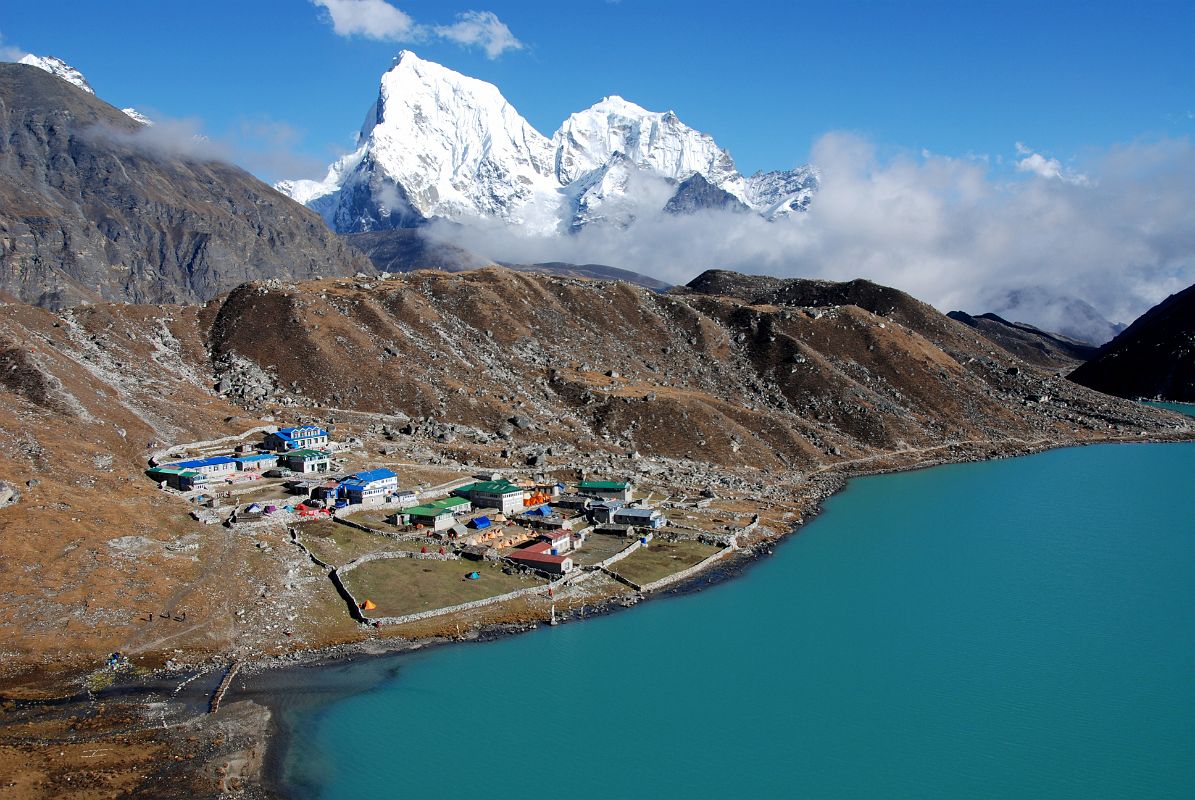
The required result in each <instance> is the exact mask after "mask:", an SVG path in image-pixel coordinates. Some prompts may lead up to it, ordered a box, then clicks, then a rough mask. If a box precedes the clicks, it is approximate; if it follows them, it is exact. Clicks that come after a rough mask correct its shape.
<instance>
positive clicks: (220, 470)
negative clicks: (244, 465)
mask: <svg viewBox="0 0 1195 800" xmlns="http://www.w3.org/2000/svg"><path fill="white" fill-rule="evenodd" d="M166 466H168V467H177V468H178V469H183V470H191V471H192V472H198V473H199V474H201V475H203V476H204V477H205V478H209V479H210V478H222V477H224V476H225V475H230V474H232V473H233V472H236V471H237V465H236V461H234V460H233V459H231V458H229V457H228V456H213V457H212V458H193V459H191V460H189V461H176V462H174V463H173V464H166Z"/></svg>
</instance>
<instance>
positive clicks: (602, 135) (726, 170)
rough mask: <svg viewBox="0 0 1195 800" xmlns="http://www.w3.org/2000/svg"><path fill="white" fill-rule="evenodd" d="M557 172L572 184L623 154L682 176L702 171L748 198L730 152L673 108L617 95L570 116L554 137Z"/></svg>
mask: <svg viewBox="0 0 1195 800" xmlns="http://www.w3.org/2000/svg"><path fill="white" fill-rule="evenodd" d="M552 143H553V145H554V146H555V150H556V161H555V172H556V177H557V179H558V180H559V181H560V182H561V183H562V184H568V183H571V182H573V181H574V180H576V179H578V178H579V177H581V176H582V175H585V174H587V173H589V172H592V171H593V170H594V169H597V168H598V167H600V166H601V165H602V164H604V163H606V162H607V161H609V160H610V158H611V157H612V156H613V155H614V154H615V153H622V154H623V155H625V156H626V157H627V159H628V160H629V161H630V162H631V163H632V164H634V165H635V166H637V167H639V168H640V169H645V170H649V171H651V172H653V173H655V174H657V175H659V176H661V177H664V178H669V179H672V180H676V181H681V180H684V179H685V178H688V177H689V176H690V175H692V174H693V173H695V172H700V173H701V174H702V175H703V176H705V178H706V179H707V180H708V181H709V182H710V183H712V184H713V185H715V186H717V187H719V188H720V189H723V190H725V191H727V192H730V193H731V194H733V195H734V196H736V197H738V198H739V199H740V200H743V199H745V195H746V182H745V181H744V180H743V176H742V175H740V174H739V172H738V170H737V169H736V168H735V165H734V160H733V159H732V158H731V157H730V153H728V152H726V151H725V150H723V149H722V148H721V147H719V146H718V143H717V142H715V141H714V139H713V137H712V136H710V135H709V134H705V133H702V132H700V131H697V130H694V129H693V128H690V127H689V126H688V125H685V124H684V123H683V122H681V121H680V118H679V117H677V115H676V113H675V112H673V111H662V112H661V111H648V110H647V109H645V108H643V107H642V106H639V105H637V104H635V103H632V102H630V101H629V100H625V99H623V98H622V97H619V96H618V95H611V96H609V97H604V98H602V99H601V100H600V101H598V102H597V103H595V104H594V105H592V106H591V107H589V108H587V109H586V110H584V111H579V112H577V113H576V114H573V115H571V116H570V117H569V118H568V119H567V120H565V121H564V124H563V125H561V126H560V130H558V131H556V133H555V135H553V137H552Z"/></svg>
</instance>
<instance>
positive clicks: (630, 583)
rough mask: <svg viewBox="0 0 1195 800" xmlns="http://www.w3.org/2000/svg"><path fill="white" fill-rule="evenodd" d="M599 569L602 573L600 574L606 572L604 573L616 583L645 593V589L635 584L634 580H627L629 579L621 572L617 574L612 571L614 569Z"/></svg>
mask: <svg viewBox="0 0 1195 800" xmlns="http://www.w3.org/2000/svg"><path fill="white" fill-rule="evenodd" d="M597 569H598V571H600V572H604V573H606V574H607V575H609V576H610V577H611V578H613V579H614V580H616V581H618V582H619V583H621V584H623V585H624V586H629V587H631V588H632V589H634V590H635V591H636V592H642V591H643V587H642V586H640V585H639V584H637V583H635V582H634V581H633V580H631V579H630V578H627V577H625V576H623V574H622V573H621V572H615V571H614V570H612V569H609V568H607V567H598V568H597Z"/></svg>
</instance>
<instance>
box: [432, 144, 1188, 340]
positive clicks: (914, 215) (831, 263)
mask: <svg viewBox="0 0 1195 800" xmlns="http://www.w3.org/2000/svg"><path fill="white" fill-rule="evenodd" d="M1018 156H1019V159H1016V160H1013V162H1012V163H1013V166H1014V169H1012V170H1009V169H1008V168H1007V166H999V165H998V166H995V167H993V166H992V165H991V164H990V163H989V162H990V159H986V158H965V159H960V158H952V157H947V156H939V155H934V154H928V153H923V154H921V155H918V156H914V155H911V154H898V155H896V156H892V157H880V155H879V154H878V152H877V148H876V147H875V145H874V144H873V143H872V142H870V141H869V140H867V139H865V138H862V137H860V136H857V135H854V134H850V133H830V134H826V135H825V136H823V137H821V139H820V140H818V142H817V143H816V144H815V146H814V150H813V153H812V162H813V163H814V164H816V165H817V166H818V167H819V168H820V169H821V171H822V176H823V180H822V182H821V187H822V188H821V190H820V191H819V193H818V194H817V196H816V197H815V198H814V201H813V203H812V206H811V207H810V210H809V211H808V212H807V213H804V214H794V215H791V216H790V217H789V218H786V219H782V220H778V221H776V222H767V221H765V220H763V219H761V218H759V217H758V216H756V215H747V214H733V213H728V212H720V211H705V212H700V213H697V214H693V215H689V216H672V215H669V214H664V213H662V212H659V213H651V214H647V215H640V216H639V217H638V218H637V219H636V220H635V222H634V224H632V225H630V226H629V227H625V228H620V227H617V226H605V225H600V224H595V225H590V226H589V227H586V228H584V229H583V230H581V231H580V232H578V233H576V234H574V235H559V236H531V235H524V234H523V233H521V232H520V231H519V230H518V229H515V228H508V227H506V226H504V225H502V224H499V223H477V224H473V225H469V226H455V225H453V226H450V225H433V226H432V227H431V228H430V229H429V235H430V236H431V237H433V238H438V239H442V240H446V241H450V242H452V243H454V244H458V245H460V246H463V247H466V248H468V249H470V250H473V251H474V252H477V253H479V254H481V255H483V256H485V257H487V258H490V259H493V260H498V261H508V262H523V263H533V262H542V261H569V262H573V263H604V264H609V265H612V266H616V267H622V268H626V269H632V270H636V271H639V272H643V273H646V274H649V275H652V276H654V277H657V278H660V279H662V280H667V281H671V282H674V283H684V282H686V281H688V280H690V279H692V278H693V277H694V276H695V275H697V274H698V273H700V272H701V271H702V270H705V269H709V268H715V267H716V268H724V269H735V270H740V271H743V272H751V273H761V274H762V273H766V274H771V275H778V276H785V277H812V278H826V279H831V280H848V279H852V278H857V277H862V278H867V279H870V280H873V281H876V282H878V283H883V284H888V285H891V286H895V287H897V288H900V289H903V290H904V291H907V292H909V293H911V294H913V295H915V296H917V297H919V298H921V299H923V300H926V301H927V302H930V303H932V304H933V305H934V306H936V307H937V308H939V309H941V310H943V311H946V310H951V309H956V308H958V309H963V310H967V311H971V312H973V313H979V312H983V311H988V310H992V309H996V308H1004V309H1005V310H1006V311H1008V313H1010V314H1015V313H1016V308H1011V309H1010V308H1008V307H1007V304H1008V297H1009V296H1010V293H1019V294H1018V295H1016V296H1019V297H1021V298H1028V297H1036V298H1037V299H1039V300H1042V302H1041V303H1039V304H1038V305H1040V306H1041V307H1042V308H1046V307H1054V306H1056V305H1057V304H1055V303H1048V302H1045V300H1044V299H1043V298H1050V297H1053V298H1070V299H1077V300H1080V301H1084V302H1085V303H1089V304H1090V305H1091V306H1093V307H1094V308H1095V309H1096V310H1097V311H1098V312H1099V313H1100V314H1102V315H1104V316H1105V317H1106V318H1107V319H1109V320H1112V321H1114V322H1130V321H1132V320H1133V319H1135V318H1136V317H1137V316H1138V315H1139V314H1141V313H1142V312H1143V311H1145V310H1146V309H1147V308H1149V307H1150V306H1151V305H1153V304H1155V303H1156V302H1158V301H1159V300H1161V299H1162V298H1164V297H1165V296H1166V295H1167V294H1170V293H1172V292H1175V291H1178V290H1180V289H1182V288H1185V287H1186V286H1188V285H1190V284H1191V283H1195V148H1193V147H1192V144H1191V142H1190V141H1188V140H1186V139H1177V140H1176V139H1168V140H1160V141H1152V142H1135V143H1132V144H1127V145H1121V146H1118V147H1114V148H1111V149H1109V150H1106V151H1103V152H1100V153H1096V154H1094V155H1092V156H1091V157H1090V158H1088V159H1086V160H1085V162H1084V164H1083V165H1082V166H1083V170H1084V171H1083V172H1082V173H1079V172H1072V171H1070V170H1067V169H1064V168H1063V167H1062V165H1061V164H1060V163H1059V162H1058V161H1056V160H1054V159H1049V158H1047V157H1045V156H1041V155H1039V154H1035V153H1032V152H1029V151H1028V150H1026V149H1025V148H1023V146H1022V147H1021V148H1020V150H1019V152H1018ZM1023 308H1024V309H1025V314H1024V316H1022V317H1021V318H1020V321H1024V322H1029V323H1031V324H1039V323H1040V324H1042V325H1043V326H1045V325H1053V327H1054V329H1057V328H1058V327H1059V324H1058V323H1059V320H1058V319H1057V318H1056V317H1050V318H1047V316H1046V315H1045V313H1044V312H1042V311H1035V310H1034V309H1033V304H1032V303H1028V302H1025V303H1024V304H1023ZM1033 317H1036V319H1035V318H1033Z"/></svg>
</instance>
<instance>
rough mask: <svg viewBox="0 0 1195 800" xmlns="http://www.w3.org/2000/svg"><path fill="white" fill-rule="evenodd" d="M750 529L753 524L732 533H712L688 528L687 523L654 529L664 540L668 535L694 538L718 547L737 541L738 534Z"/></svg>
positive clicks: (727, 545)
mask: <svg viewBox="0 0 1195 800" xmlns="http://www.w3.org/2000/svg"><path fill="white" fill-rule="evenodd" d="M753 524H754V523H753ZM752 529H753V525H749V526H747V527H746V528H740V529H739V530H737V531H735V532H734V533H714V532H713V531H703V530H701V529H700V528H690V527H688V526H687V525H672V524H669V525H668V527H667V528H662V529H660V530H658V531H656V535H657V536H662V537H663V538H664V540H665V541H667V540H668V538H669V537H675V538H677V539H690V540H691V539H696V540H697V541H699V542H701V543H702V544H713V545H717V546H718V547H729V546H730V545H732V544H737V543H738V537H739V534H741V533H747V532H749V531H750V530H752Z"/></svg>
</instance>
